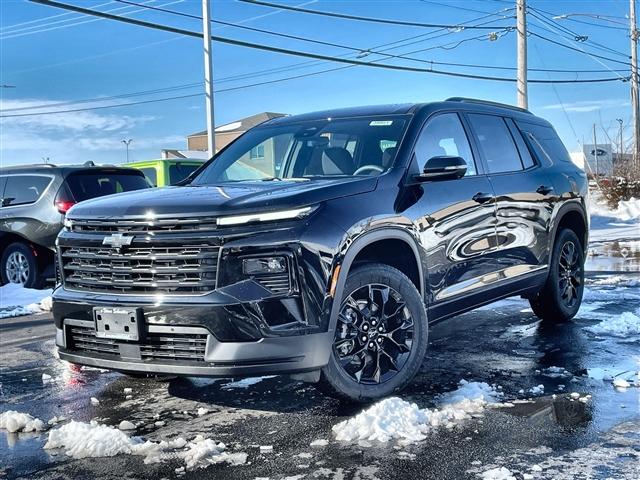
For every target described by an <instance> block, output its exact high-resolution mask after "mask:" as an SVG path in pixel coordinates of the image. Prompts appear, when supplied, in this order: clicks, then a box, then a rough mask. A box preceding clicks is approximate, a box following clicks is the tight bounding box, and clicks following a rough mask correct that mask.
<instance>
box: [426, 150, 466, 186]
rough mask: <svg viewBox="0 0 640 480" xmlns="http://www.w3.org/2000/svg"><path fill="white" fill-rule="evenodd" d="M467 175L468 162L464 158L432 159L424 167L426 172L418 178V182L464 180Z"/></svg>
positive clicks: (442, 157)
mask: <svg viewBox="0 0 640 480" xmlns="http://www.w3.org/2000/svg"><path fill="white" fill-rule="evenodd" d="M466 173H467V162H465V161H464V158H462V157H449V156H441V157H431V158H430V159H429V160H427V163H426V164H425V165H424V170H423V171H422V173H421V174H420V175H418V176H417V179H418V180H423V181H428V180H453V179H457V178H462V177H464V176H465V174H466Z"/></svg>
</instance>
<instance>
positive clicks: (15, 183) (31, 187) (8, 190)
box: [2, 175, 51, 207]
mask: <svg viewBox="0 0 640 480" xmlns="http://www.w3.org/2000/svg"><path fill="white" fill-rule="evenodd" d="M50 183H51V178H50V177H43V176H40V175H15V176H14V175H12V176H11V177H9V178H7V184H6V187H5V189H4V194H3V196H2V198H3V201H2V206H3V207H8V206H12V205H25V204H28V203H34V202H35V201H36V200H38V199H39V198H40V195H42V192H44V191H45V189H46V188H47V186H48V185H49V184H50Z"/></svg>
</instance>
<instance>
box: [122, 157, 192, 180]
mask: <svg viewBox="0 0 640 480" xmlns="http://www.w3.org/2000/svg"><path fill="white" fill-rule="evenodd" d="M203 164H204V160H198V159H188V160H172V159H163V160H149V161H145V162H132V163H127V164H126V165H127V167H131V168H137V169H138V170H141V171H142V172H143V173H144V175H145V176H146V177H147V179H148V180H149V182H150V183H151V185H153V186H154V187H165V186H167V185H175V184H177V183H180V182H181V181H183V180H184V179H185V178H187V177H188V176H189V175H191V174H192V173H193V172H195V171H196V170H197V169H198V168H200V167H201V166H202V165H203Z"/></svg>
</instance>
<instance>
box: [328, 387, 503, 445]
mask: <svg viewBox="0 0 640 480" xmlns="http://www.w3.org/2000/svg"><path fill="white" fill-rule="evenodd" d="M499 397H500V394H499V393H498V392H496V391H495V390H494V389H493V388H492V387H491V386H489V385H488V384H486V383H478V382H467V381H465V380H462V381H461V382H460V388H458V389H457V390H455V391H453V392H450V393H447V394H444V395H442V397H441V406H440V408H437V409H428V408H425V409H420V408H418V406H417V405H416V404H415V403H409V402H406V401H404V400H402V399H400V398H398V397H391V398H387V399H384V400H382V401H380V402H378V403H376V404H374V405H372V406H371V407H369V408H368V409H367V410H365V411H363V412H361V413H360V414H358V415H356V416H355V417H353V418H350V419H348V420H345V421H343V422H340V423H338V424H337V425H335V426H334V427H333V433H334V435H335V437H336V439H337V440H339V441H345V442H353V441H360V440H364V441H369V440H372V441H379V442H387V441H389V440H392V439H399V440H401V441H403V442H417V441H420V440H423V439H424V438H426V435H427V433H428V432H429V431H431V430H432V429H435V428H438V427H440V426H446V427H452V426H453V425H455V423H456V422H459V421H461V420H464V419H467V418H469V417H470V416H471V415H474V414H478V413H481V412H482V411H483V410H484V408H485V406H486V405H487V404H488V403H494V402H495V401H496V400H497V399H498V398H499Z"/></svg>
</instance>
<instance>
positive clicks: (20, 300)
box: [0, 283, 52, 318]
mask: <svg viewBox="0 0 640 480" xmlns="http://www.w3.org/2000/svg"><path fill="white" fill-rule="evenodd" d="M51 292H52V290H51V289H50V288H49V289H45V290H35V289H33V288H24V287H23V286H22V285H18V284H16V283H8V284H6V285H3V286H2V287H0V318H9V317H18V316H20V315H32V314H34V313H42V312H48V311H50V310H51Z"/></svg>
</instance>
